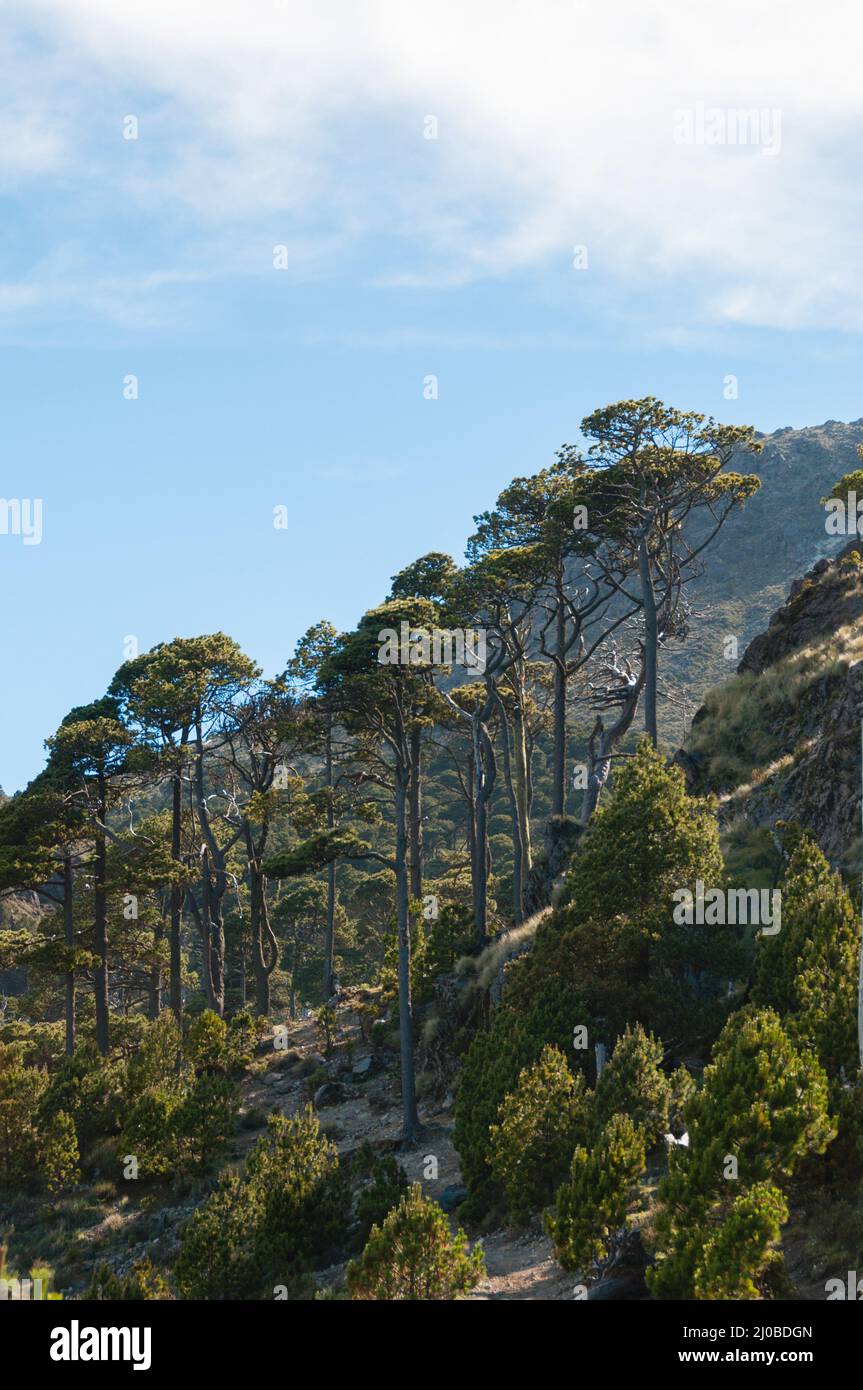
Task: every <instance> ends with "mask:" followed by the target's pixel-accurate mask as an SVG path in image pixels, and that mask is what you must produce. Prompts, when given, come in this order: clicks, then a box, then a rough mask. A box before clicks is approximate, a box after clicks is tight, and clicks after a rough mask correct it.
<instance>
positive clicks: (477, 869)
mask: <svg viewBox="0 0 863 1390" xmlns="http://www.w3.org/2000/svg"><path fill="white" fill-rule="evenodd" d="M474 738H475V741H474V763H475V768H476V783H475V785H476V790H475V793H474V803H475V806H476V842H475V845H474V859H475V865H474V926H475V929H476V939H477V944H478V945H479V946H480V947H482V946H485V945H487V944H488V876H489V846H488V803H489V801H490V799H491V794H492V791H493V789H494V783H495V778H496V775H497V765H496V763H495V759H494V748H493V747H492V742H491V739H490V738H489V735H488V731H487V729H486V728H485V727H484V725H483V724H482V722H481V721H480V720H479V719H478V718H477V719H476V720H475V727H474Z"/></svg>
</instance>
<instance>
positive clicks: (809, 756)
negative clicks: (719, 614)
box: [677, 543, 863, 872]
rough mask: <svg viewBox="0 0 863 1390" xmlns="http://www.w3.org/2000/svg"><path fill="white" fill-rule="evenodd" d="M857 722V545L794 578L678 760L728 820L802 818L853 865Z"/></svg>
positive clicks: (861, 712) (861, 577)
mask: <svg viewBox="0 0 863 1390" xmlns="http://www.w3.org/2000/svg"><path fill="white" fill-rule="evenodd" d="M861 718H863V565H861V562H860V557H859V555H858V553H857V552H856V549H855V545H854V544H853V543H852V544H851V545H847V546H846V547H845V549H844V550H843V552H842V553H841V554H840V555H839V556H838V557H836V558H835V559H833V560H827V559H821V560H819V561H818V563H817V564H816V565H815V566H814V567H813V568H812V569H811V570H810V571H809V572H808V573H807V574H806V575H805V576H804V577H803V578H802V579H798V580H796V581H795V583H794V584H793V585H792V587H791V591H790V594H789V596H788V600H787V602H786V603H785V604H783V606H782V607H781V608H780V609H778V611H777V612H776V613H774V614H773V616H772V618H771V619H770V623H769V625H768V627H767V629H766V631H765V632H763V633H761V634H759V635H758V636H757V637H755V638H754V640H753V641H752V642H751V643H750V645H749V646H748V647H747V649H746V651H745V653H744V655H743V659H742V661H741V662H740V664H739V666H738V670H737V674H736V675H735V676H734V677H733V678H732V679H731V680H729V681H727V682H725V683H724V684H723V685H720V686H718V687H717V688H715V689H713V690H711V691H710V693H709V694H708V696H707V698H706V700H705V702H704V705H703V706H702V708H701V709H700V710H699V711H698V713H697V714H696V716H695V718H694V720H693V723H692V729H691V733H690V736H689V738H688V740H687V742H686V745H685V748H684V749H683V750H682V751H681V752H680V753H678V755H677V760H678V761H679V762H680V763H681V764H682V765H683V766H684V768H685V770H686V774H687V780H688V783H689V787H690V790H692V791H697V792H699V793H704V792H714V793H716V794H717V795H718V796H719V797H720V805H721V810H722V818H723V821H724V822H725V824H726V825H729V824H731V823H732V822H734V821H735V820H736V819H739V820H741V821H742V822H743V823H744V824H745V825H746V826H748V827H750V828H752V829H757V828H758V827H772V826H774V825H775V824H776V822H777V821H780V820H794V821H798V822H799V823H800V824H801V825H802V826H804V827H806V828H807V829H808V830H809V831H810V832H811V833H812V834H813V835H814V836H815V838H816V839H817V841H818V843H819V844H820V846H821V848H822V849H823V850H824V852H825V854H827V855H828V857H829V858H830V859H831V860H832V861H833V863H834V864H836V865H837V866H841V867H842V868H843V869H844V870H845V871H847V872H852V871H853V872H856V871H857V869H858V868H859V858H860V852H859V851H860V798H861V785H860V777H861V764H860V750H861V732H860V727H861V725H860V721H861ZM738 830H739V827H738Z"/></svg>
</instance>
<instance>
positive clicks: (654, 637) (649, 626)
mask: <svg viewBox="0 0 863 1390" xmlns="http://www.w3.org/2000/svg"><path fill="white" fill-rule="evenodd" d="M638 574H639V580H640V583H641V600H642V604H643V606H644V731H645V733H646V734H647V735H648V737H649V738H650V740H651V742H652V743H653V744H654V746H656V744H658V742H659V730H658V727H657V721H656V680H657V657H658V649H659V629H658V624H657V621H656V594H655V592H654V588H653V576H652V575H651V572H650V555H649V553H648V548H647V536H646V535H643V536H642V537H641V539H640V540H639V542H638Z"/></svg>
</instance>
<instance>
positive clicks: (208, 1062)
mask: <svg viewBox="0 0 863 1390" xmlns="http://www.w3.org/2000/svg"><path fill="white" fill-rule="evenodd" d="M226 1037H227V1030H226V1028H225V1025H224V1023H223V1021H222V1019H220V1018H218V1017H217V1015H216V1014H214V1013H213V1012H212V1011H210V1010H207V1011H205V1012H204V1013H202V1014H200V1015H199V1016H198V1017H197V1018H196V1019H194V1021H193V1022H192V1024H191V1025H190V1027H189V1034H188V1035H187V1039H186V1050H185V1052H184V1050H183V1048H182V1046H181V1041H180V1033H179V1029H178V1028H177V1024H176V1021H175V1019H174V1016H173V1014H170V1013H167V1012H166V1013H163V1014H161V1015H160V1017H159V1018H158V1019H157V1020H156V1021H155V1022H154V1023H153V1024H151V1026H150V1028H149V1030H148V1031H147V1033H146V1035H145V1037H144V1041H143V1043H142V1046H141V1048H140V1051H139V1053H138V1054H137V1055H136V1056H135V1057H134V1058H133V1059H132V1060H131V1061H130V1062H129V1064H128V1066H127V1069H126V1084H125V1088H124V1099H125V1101H126V1105H127V1111H126V1118H125V1121H124V1124H123V1128H122V1131H121V1134H120V1139H119V1144H118V1147H117V1156H118V1158H119V1159H120V1161H121V1162H123V1161H125V1159H126V1157H127V1155H134V1157H135V1158H136V1159H137V1160H138V1174H139V1176H140V1177H145V1178H163V1177H170V1176H177V1175H179V1174H184V1173H190V1172H194V1171H196V1170H198V1169H203V1168H205V1167H206V1166H207V1165H208V1164H209V1163H211V1162H212V1160H213V1158H214V1157H215V1156H216V1154H217V1153H218V1152H219V1151H220V1150H221V1149H223V1148H224V1146H225V1144H226V1143H227V1142H228V1140H229V1139H230V1138H231V1136H232V1134H233V1133H234V1129H235V1125H236V1116H237V1111H238V1109H239V1095H238V1091H237V1087H236V1084H235V1083H234V1082H232V1081H230V1080H229V1079H228V1078H227V1077H226V1076H225V1075H224V1074H223V1073H222V1070H221V1068H222V1065H223V1064H224V1063H225V1061H226V1058H227V1050H226ZM190 1059H195V1060H196V1062H197V1064H198V1066H199V1067H200V1068H201V1073H200V1075H196V1072H195V1068H194V1066H193V1064H192V1060H190ZM220 1059H221V1060H220Z"/></svg>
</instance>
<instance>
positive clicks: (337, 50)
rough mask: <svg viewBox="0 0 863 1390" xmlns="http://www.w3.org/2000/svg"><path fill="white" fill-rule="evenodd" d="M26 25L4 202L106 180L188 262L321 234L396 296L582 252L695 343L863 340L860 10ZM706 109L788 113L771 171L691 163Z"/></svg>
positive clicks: (221, 11)
mask: <svg viewBox="0 0 863 1390" xmlns="http://www.w3.org/2000/svg"><path fill="white" fill-rule="evenodd" d="M11 9H12V13H13V15H15V16H16V18H17V19H18V20H19V21H20V23H21V24H22V25H23V26H25V27H26V29H29V31H31V32H32V31H33V30H34V29H38V33H39V35H40V44H39V50H40V51H39V53H37V54H34V55H33V56H32V62H33V64H34V69H35V74H36V77H35V80H33V81H30V82H28V83H27V84H26V86H23V85H22V86H20V87H19V88H18V89H16V92H15V106H16V111H15V114H16V116H17V118H18V119H19V120H20V122H21V130H22V132H23V136H22V143H21V147H20V152H19V153H20V157H19V158H18V159H17V161H13V162H12V164H11V166H10V164H9V162H6V163H2V164H0V172H2V173H3V176H4V179H5V180H6V182H7V183H8V182H9V180H10V179H12V178H14V177H15V176H16V174H17V176H18V177H19V178H20V179H21V180H23V179H24V177H25V176H27V177H28V179H29V178H31V177H32V174H33V172H37V173H38V172H40V171H41V172H42V175H43V177H44V178H45V179H50V178H51V176H52V174H53V175H55V176H56V171H57V163H58V160H60V163H61V165H62V166H63V174H62V177H63V179H64V180H65V182H66V183H67V184H68V185H70V186H71V187H72V190H73V192H77V194H78V196H80V197H81V198H85V199H89V198H93V197H97V196H98V188H99V181H100V179H101V180H102V188H103V190H104V179H105V172H106V171H109V176H110V179H111V181H112V182H113V183H114V184H116V185H117V188H116V191H117V195H118V196H119V197H120V198H122V199H123V200H127V201H128V204H129V205H130V206H133V207H137V208H140V209H141V212H142V216H144V217H146V218H148V219H151V220H152V221H153V222H154V223H161V224H164V225H166V226H168V227H169V229H170V232H171V235H172V236H173V238H174V239H175V242H178V243H179V244H182V240H183V237H184V236H186V235H189V236H191V237H192V238H194V237H200V236H203V235H211V236H215V235H218V236H220V237H223V238H227V239H228V240H231V241H232V244H233V245H234V247H235V252H234V253H233V254H234V256H238V255H241V251H238V250H236V248H238V247H239V248H242V247H243V246H246V247H247V248H248V246H249V245H250V242H251V239H252V238H253V237H256V238H263V239H264V240H266V238H267V237H270V238H271V239H272V240H280V239H282V238H283V237H284V236H288V235H291V236H294V235H296V236H297V237H303V238H305V240H306V243H307V244H308V245H313V244H314V242H315V238H316V237H317V238H319V239H320V244H321V246H322V247H324V248H325V252H324V258H325V256H326V255H330V257H331V261H330V267H331V271H332V273H333V274H339V273H341V271H342V270H343V268H344V260H345V257H347V256H348V255H349V254H351V252H352V250H356V251H357V252H358V253H359V252H360V251H362V253H363V255H364V258H365V260H366V262H368V260H369V259H371V260H372V263H373V267H374V268H373V269H372V271H371V272H370V273H368V275H367V277H366V278H367V279H370V280H371V281H372V283H376V284H379V285H382V286H393V287H396V288H398V287H416V288H419V289H422V288H430V287H444V288H457V287H458V286H460V285H463V284H465V283H468V282H470V281H473V280H476V279H482V278H485V277H504V276H513V275H516V274H522V273H525V272H528V271H530V272H533V271H534V270H542V269H545V268H546V267H548V266H552V267H558V268H560V269H562V268H563V267H567V266H568V265H569V261H570V257H571V254H572V247H573V245H574V244H586V245H587V247H588V250H589V258H590V267H591V272H592V274H593V275H594V276H596V277H597V278H599V279H600V280H601V282H602V284H603V286H604V293H605V294H607V295H608V296H610V298H611V299H612V300H616V301H617V303H618V307H620V304H621V303H623V304H625V302H626V297H627V294H628V292H629V289H630V287H632V286H637V287H638V289H639V292H640V293H641V294H643V293H644V291H645V287H649V286H651V285H653V286H654V287H655V292H656V296H657V297H661V296H662V295H663V294H668V295H673V296H674V298H675V300H676V301H677V305H678V307H680V302H681V300H682V302H683V303H684V304H685V306H686V308H685V315H686V316H687V317H688V319H689V320H690V322H691V323H692V324H694V325H703V323H704V321H705V318H707V319H709V320H710V321H712V322H713V323H715V324H718V325H720V326H721V325H733V324H757V325H771V326H778V327H783V328H794V327H800V326H809V327H830V328H845V329H855V330H858V329H860V328H861V327H863V239H861V238H860V236H859V225H860V216H859V214H860V199H861V195H860V192H859V181H858V177H857V169H856V163H857V160H856V154H857V150H858V148H859V146H860V140H861V135H863V88H861V84H860V82H859V72H858V70H857V65H856V62H855V61H854V60H853V55H854V53H855V52H856V51H857V50H858V48H859V41H860V39H861V37H863V12H861V11H859V10H858V9H857V8H856V7H853V6H850V5H848V4H847V3H846V0H824V3H822V4H820V5H819V6H818V9H817V13H813V11H812V7H811V5H809V4H806V3H804V0H786V3H784V4H783V5H782V6H781V7H777V6H774V5H767V4H764V5H761V6H753V5H752V4H751V3H749V0H726V3H725V4H724V5H722V6H709V7H707V6H703V5H698V4H693V3H692V0H662V3H660V2H659V0H616V3H613V4H599V3H597V0H582V3H579V2H578V0H531V3H527V2H526V0H508V3H506V4H503V5H502V4H500V2H499V0H470V3H469V4H466V3H465V0H437V3H436V4H435V5H434V6H427V7H426V6H418V5H411V4H408V3H405V0H375V3H373V4H369V5H358V4H356V0H327V3H326V4H325V5H322V4H321V3H320V0H290V3H286V4H285V5H284V6H279V5H278V4H274V3H273V0H245V2H244V3H243V4H239V3H237V0H147V3H146V4H135V5H126V4H123V3H118V0H27V2H26V4H23V3H20V0H19V3H16V4H13V5H12V7H11ZM699 102H701V103H704V105H705V106H706V107H707V108H711V107H715V108H719V110H720V112H722V111H726V110H729V109H746V110H753V109H758V110H766V111H779V112H780V113H781V136H782V139H781V148H780V149H779V151H778V153H776V154H774V155H768V154H765V153H764V152H763V151H762V150H761V149H759V148H757V147H752V146H709V145H693V146H686V145H679V144H675V142H674V120H675V112H677V111H679V110H680V109H687V110H692V111H694V110H695V109H696V104H697V103H699ZM22 103H24V105H23V106H22ZM58 112H59V113H60V115H59V117H58V115H57V113H58ZM127 112H134V113H136V114H138V115H139V117H140V123H141V129H140V139H139V141H138V143H137V146H136V148H135V150H134V152H133V151H131V150H130V149H128V148H127V149H125V150H123V149H122V148H121V146H122V142H121V141H120V137H119V128H120V122H121V120H122V117H123V116H124V115H125V114H127ZM429 114H433V115H435V116H436V117H437V119H438V122H439V138H438V140H436V141H434V140H425V139H424V138H423V120H424V117H425V116H426V115H429ZM7 119H8V117H7ZM2 130H3V124H2V119H0V133H2ZM0 144H2V141H0ZM61 151H62V152H63V154H62V158H61V157H60V152H61ZM25 191H26V190H25ZM188 219H191V222H192V226H193V231H192V232H191V233H190V232H188V231H187V230H186V228H187V226H188ZM310 254H311V253H310ZM231 259H232V257H231V256H228V257H226V260H225V265H224V267H223V269H224V272H225V273H228V271H229V269H230V263H231ZM319 260H320V258H319ZM318 269H319V270H322V271H323V273H326V267H325V266H323V267H322V266H320V265H319V267H318ZM572 274H573V277H574V276H575V272H572ZM676 317H678V318H679V317H680V314H677V315H676Z"/></svg>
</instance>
